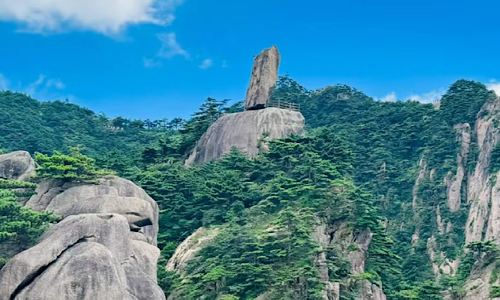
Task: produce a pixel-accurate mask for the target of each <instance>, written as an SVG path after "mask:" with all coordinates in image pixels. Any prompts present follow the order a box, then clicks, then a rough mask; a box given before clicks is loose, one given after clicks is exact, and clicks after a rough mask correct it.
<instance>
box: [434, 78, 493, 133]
mask: <svg viewBox="0 0 500 300" xmlns="http://www.w3.org/2000/svg"><path fill="white" fill-rule="evenodd" d="M495 99H496V96H495V93H494V92H493V91H489V90H488V89H487V88H486V86H485V85H484V84H482V83H480V82H476V81H470V80H464V79H462V80H458V81H457V82H455V83H454V84H452V85H451V87H450V88H449V90H448V91H447V92H446V94H445V95H444V96H443V98H442V100H441V107H440V110H441V115H442V116H443V118H444V119H445V120H446V121H447V122H448V123H449V124H450V125H455V124H460V123H469V124H471V125H472V124H474V122H475V120H476V116H477V114H478V113H479V110H480V109H481V107H482V106H483V105H484V104H485V103H487V102H489V101H492V100H495Z"/></svg>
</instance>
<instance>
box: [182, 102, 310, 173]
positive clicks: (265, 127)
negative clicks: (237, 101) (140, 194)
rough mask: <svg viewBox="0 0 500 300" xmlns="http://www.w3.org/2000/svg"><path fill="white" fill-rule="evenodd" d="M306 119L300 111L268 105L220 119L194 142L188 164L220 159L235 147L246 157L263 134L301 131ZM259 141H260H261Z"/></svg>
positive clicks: (281, 135)
mask: <svg viewBox="0 0 500 300" xmlns="http://www.w3.org/2000/svg"><path fill="white" fill-rule="evenodd" d="M304 125H305V119H304V117H303V116H302V114H301V113H300V112H296V111H292V110H287V109H279V108H267V109H261V110H251V111H245V112H241V113H236V114H227V115H223V116H222V117H221V118H219V119H218V120H217V121H216V122H215V123H214V124H212V126H210V128H209V129H208V130H207V132H206V133H205V134H204V135H203V136H202V137H201V139H200V140H199V141H198V143H197V144H196V147H195V149H194V150H193V152H192V153H191V155H190V156H189V158H188V159H187V161H186V164H187V165H192V164H203V163H206V162H209V161H212V160H216V159H218V158H221V157H222V156H224V155H225V154H227V153H229V152H230V151H231V148H232V147H236V148H237V149H238V150H240V151H241V152H243V153H246V154H247V155H248V156H249V157H251V158H253V157H255V156H256V155H257V154H258V153H259V150H260V149H259V148H260V147H259V146H262V145H259V141H260V140H261V139H262V138H263V135H264V134H265V133H267V134H269V135H268V138H269V139H277V138H284V137H286V136H289V135H291V134H303V132H304ZM261 144H262V143H261Z"/></svg>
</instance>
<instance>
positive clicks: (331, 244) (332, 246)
mask: <svg viewBox="0 0 500 300" xmlns="http://www.w3.org/2000/svg"><path fill="white" fill-rule="evenodd" d="M316 222H317V224H316V228H315V230H314V232H313V234H312V238H313V239H314V240H315V241H316V242H317V243H318V245H319V246H320V250H321V251H320V252H319V253H318V254H317V256H316V258H315V262H316V266H317V267H318V270H319V275H320V279H321V282H322V283H323V284H324V289H323V292H322V294H323V295H322V296H323V299H324V300H339V299H340V296H341V290H340V283H339V282H332V281H331V278H330V277H329V269H328V261H327V259H326V251H327V249H328V250H329V251H332V250H333V251H335V254H336V255H339V256H341V257H344V258H347V259H348V260H349V262H350V265H351V274H352V275H359V274H361V273H363V272H364V271H365V263H366V258H367V254H368V249H369V246H370V243H371V240H372V233H371V232H370V231H369V230H365V231H362V232H358V233H355V232H354V231H353V230H352V228H350V227H349V226H348V225H347V224H346V223H339V224H334V225H330V226H327V225H326V223H325V222H322V221H321V220H320V219H317V220H316ZM343 284H345V285H347V286H349V285H352V284H357V285H359V293H358V295H357V297H356V299H357V300H386V296H385V294H384V292H383V290H382V288H380V287H379V286H378V285H376V284H372V283H371V282H369V281H368V280H362V281H360V282H357V283H356V282H355V281H353V280H351V279H347V280H344V282H343Z"/></svg>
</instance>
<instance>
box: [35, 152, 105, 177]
mask: <svg viewBox="0 0 500 300" xmlns="http://www.w3.org/2000/svg"><path fill="white" fill-rule="evenodd" d="M35 161H36V162H37V163H38V164H39V165H40V167H39V168H37V170H36V176H35V178H38V179H63V180H68V181H82V182H96V181H97V180H98V179H99V178H101V177H103V176H108V175H112V174H113V172H111V171H104V170H98V169H97V167H96V165H95V160H94V159H92V158H90V157H87V156H85V155H83V154H81V148H80V147H70V154H69V155H65V154H62V153H61V152H59V151H54V153H53V154H52V156H49V155H45V154H42V153H36V154H35Z"/></svg>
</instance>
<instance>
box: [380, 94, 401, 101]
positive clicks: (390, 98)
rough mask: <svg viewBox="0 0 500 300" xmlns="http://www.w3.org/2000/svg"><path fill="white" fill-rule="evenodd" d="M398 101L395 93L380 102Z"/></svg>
mask: <svg viewBox="0 0 500 300" xmlns="http://www.w3.org/2000/svg"><path fill="white" fill-rule="evenodd" d="M396 100H398V98H397V97H396V93H395V92H392V93H389V94H387V95H385V97H383V98H382V99H380V101H383V102H394V101H396Z"/></svg>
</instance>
